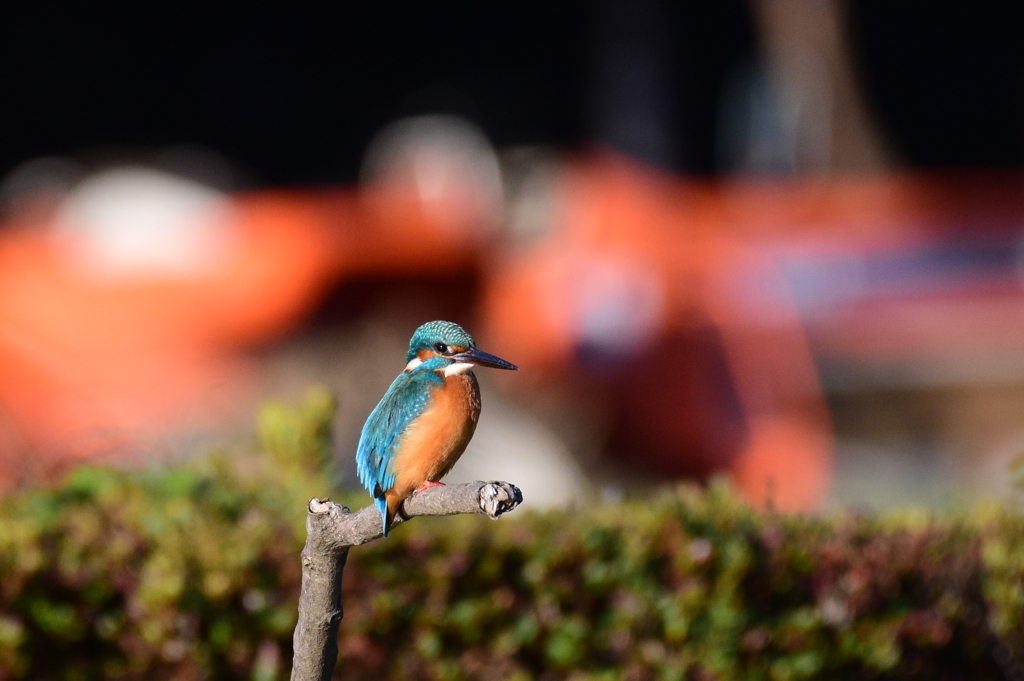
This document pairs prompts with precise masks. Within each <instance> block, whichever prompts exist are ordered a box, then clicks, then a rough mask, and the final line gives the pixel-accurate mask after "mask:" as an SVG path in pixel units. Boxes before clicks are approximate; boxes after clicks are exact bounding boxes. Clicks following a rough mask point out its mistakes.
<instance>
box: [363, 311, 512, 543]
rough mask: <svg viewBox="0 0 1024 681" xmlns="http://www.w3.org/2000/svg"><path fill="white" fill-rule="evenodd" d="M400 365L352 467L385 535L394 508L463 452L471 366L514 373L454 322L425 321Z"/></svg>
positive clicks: (468, 434)
mask: <svg viewBox="0 0 1024 681" xmlns="http://www.w3.org/2000/svg"><path fill="white" fill-rule="evenodd" d="M405 361H406V365H405V370H404V371H402V373H400V374H399V375H398V378H396V379H395V380H394V382H393V383H392V384H391V387H390V388H388V390H387V392H386V393H384V397H382V398H381V400H380V402H379V403H378V404H377V406H376V407H375V408H374V410H373V411H372V412H371V413H370V416H369V418H367V419H366V424H365V425H364V426H363V432H362V435H360V437H359V447H358V449H357V450H356V469H357V470H358V471H359V480H360V481H361V482H362V483H363V486H364V487H366V489H367V491H369V492H370V494H371V495H372V496H373V503H374V505H375V506H376V507H377V510H378V511H380V514H381V519H382V521H383V523H384V536H385V537H386V536H388V530H389V529H391V523H392V522H393V521H394V519H395V514H396V513H397V512H398V507H399V506H400V505H401V504H402V502H403V501H405V499H406V498H407V497H408V496H409V495H410V494H414V493H416V492H420V491H422V490H424V489H427V488H429V487H435V486H438V485H443V484H444V483H442V482H440V480H441V478H443V477H444V476H445V475H446V474H447V473H448V471H450V470H451V469H452V466H454V465H455V462H456V461H458V460H459V457H460V456H462V453H463V452H464V451H466V445H468V444H469V441H470V439H471V438H472V437H473V432H474V431H475V430H476V422H477V419H478V418H479V417H480V385H479V383H477V380H476V376H474V375H473V367H476V366H485V367H494V368H495V369H507V370H511V371H518V370H519V367H517V366H516V365H514V364H512V363H510V362H506V361H505V360H503V359H501V358H499V357H495V356H494V355H492V354H489V353H486V352H484V351H482V350H478V349H477V347H476V342H475V341H474V340H473V337H472V336H470V335H469V334H468V333H466V330H465V329H463V328H462V327H461V326H459V325H458V324H454V323H452V322H443V321H435V322H428V323H426V324H424V325H423V326H421V327H419V328H418V329H416V332H415V333H413V335H412V339H411V340H410V341H409V353H408V354H407V355H406V357H405Z"/></svg>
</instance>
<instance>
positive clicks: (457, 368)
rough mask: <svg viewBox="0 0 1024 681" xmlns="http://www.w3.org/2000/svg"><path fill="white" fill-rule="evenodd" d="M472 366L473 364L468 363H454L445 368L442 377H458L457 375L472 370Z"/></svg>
mask: <svg viewBox="0 0 1024 681" xmlns="http://www.w3.org/2000/svg"><path fill="white" fill-rule="evenodd" d="M473 366H474V365H473V364H470V363H468V362H456V363H455V364H449V365H448V366H447V367H445V370H444V375H445V376H458V375H459V374H464V373H466V372H467V371H469V370H470V369H472V368H473Z"/></svg>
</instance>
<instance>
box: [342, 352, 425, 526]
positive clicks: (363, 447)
mask: <svg viewBox="0 0 1024 681" xmlns="http://www.w3.org/2000/svg"><path fill="white" fill-rule="evenodd" d="M441 382H443V379H441V378H440V377H438V376H437V375H436V374H434V372H433V371H423V372H419V371H418V372H406V373H402V374H399V375H398V378H396V379H395V381H394V383H392V384H391V387H390V388H388V391H387V392H386V393H384V397H382V398H381V400H380V403H379V404H378V405H377V407H376V408H375V409H374V410H373V412H372V413H371V414H370V417H369V418H368V419H366V424H365V425H364V426H363V433H362V435H361V436H360V437H359V447H358V449H357V450H356V470H357V471H358V472H359V480H360V482H362V483H363V486H364V487H366V489H367V491H369V492H370V495H371V496H373V498H374V499H375V500H380V501H378V504H377V505H378V507H380V506H381V503H380V502H381V501H382V500H383V497H384V492H386V491H387V490H389V489H391V487H392V486H393V485H394V484H395V476H396V472H395V471H394V470H393V469H392V464H393V463H394V456H395V450H396V449H397V447H398V445H399V443H400V442H401V437H402V434H403V433H404V432H405V430H406V429H407V428H408V427H409V425H410V424H412V422H413V421H415V420H416V418H417V417H418V416H419V415H420V414H422V413H423V412H424V411H425V410H426V408H427V405H428V403H429V401H430V393H431V390H432V388H433V387H434V384H435V383H441Z"/></svg>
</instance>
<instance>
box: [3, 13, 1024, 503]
mask: <svg viewBox="0 0 1024 681" xmlns="http://www.w3.org/2000/svg"><path fill="white" fill-rule="evenodd" d="M1022 20H1024V9H1022V8H1020V7H1015V6H1013V5H1012V4H1011V3H995V2H993V3H988V2H977V3H890V2H885V1H884V0H863V1H859V2H854V1H850V2H841V1H839V0H816V1H814V2H810V1H807V2H800V1H798V0H775V1H771V2H769V1H768V0H751V2H739V1H734V0H721V1H719V2H698V1H696V0H687V1H685V2H667V1H664V2H658V1H657V0H631V1H628V2H627V1H625V0H599V1H598V2H592V3H583V2H566V3H550V2H532V1H530V0H521V1H520V2H515V3H496V4H495V3H469V2H448V3H442V4H437V3H412V2H398V3H387V4H376V5H366V6H362V7H360V6H344V7H341V6H338V7H336V8H334V9H332V10H324V9H322V8H318V9H313V8H303V7H289V8H287V9H285V8H265V9H263V8H258V7H246V8H244V9H239V8H234V9H230V10H228V9H218V8H210V7H204V8H202V9H195V8H188V7H184V6H180V5H175V6H173V7H159V8H158V7H146V8H133V9H123V8H122V9H116V10H115V9H112V8H111V9H106V8H99V7H91V6H85V5H81V6H74V7H62V8H60V9H57V8H55V7H53V6H49V5H42V4H22V5H20V6H17V7H9V8H7V9H6V10H5V15H4V19H3V21H0V63H2V67H0V92H2V93H3V106H2V111H3V115H2V116H0V119H2V120H3V130H4V133H5V134H4V141H3V143H2V144H0V177H2V178H3V179H2V180H0V211H2V217H0V486H2V487H5V488H9V487H11V486H14V485H18V484H20V483H24V482H33V481H39V480H46V479H53V478H56V477H59V476H60V475H62V474H63V472H65V471H67V470H68V469H69V468H71V467H72V466H73V465H75V464H77V463H79V462H82V461H99V462H104V463H107V462H113V463H118V464H121V465H129V466H133V465H138V464H139V463H143V462H148V461H179V460H183V459H187V458H189V457H191V456H193V455H194V454H195V453H197V452H202V451H208V450H209V449H210V448H211V447H218V446H226V445H227V443H232V442H237V441H239V440H240V439H244V438H246V437H248V434H249V433H251V432H252V428H253V426H252V418H253V414H254V412H255V408H256V405H257V404H259V403H260V402H261V401H263V400H265V399H267V398H271V397H273V398H281V399H286V400H287V399H297V397H298V396H300V395H302V394H304V393H305V391H306V390H307V388H308V387H309V386H310V385H313V384H323V385H326V386H328V387H329V388H331V389H332V390H333V391H335V393H336V394H337V396H338V399H339V404H340V409H339V415H338V417H337V422H336V424H335V427H336V431H337V437H336V439H335V442H336V449H337V451H336V452H335V455H336V457H337V460H338V462H339V463H340V464H341V466H342V468H343V469H344V470H347V471H348V477H347V480H348V481H350V482H354V480H355V478H354V475H353V474H352V471H353V468H354V467H353V465H352V458H353V454H354V448H355V443H356V441H357V439H358V433H359V429H360V427H361V426H362V423H363V421H364V419H365V418H366V416H367V414H368V413H369V411H370V410H371V409H372V407H373V406H374V404H375V403H376V401H377V400H378V399H379V397H380V395H381V394H383V392H384V390H385V389H386V388H387V386H388V384H389V383H390V381H391V380H392V378H393V377H394V376H395V375H396V374H397V373H398V372H399V371H400V370H401V369H402V367H403V365H404V361H403V360H404V353H405V347H406V344H407V342H408V338H409V336H410V335H411V333H412V330H413V329H414V328H415V327H416V326H418V325H419V324H421V323H423V322H426V321H429V320H432V319H437V318H441V319H450V320H453V321H456V322H459V323H461V324H463V325H464V326H465V327H466V328H467V329H469V330H470V332H471V333H473V334H474V335H475V336H476V338H477V341H478V343H479V345H480V346H481V347H482V348H484V349H486V350H488V351H490V352H493V353H495V354H498V355H499V356H502V357H505V358H507V359H509V360H510V361H513V362H515V363H517V364H519V365H520V366H521V367H522V371H521V372H519V373H518V374H510V375H500V376H495V375H489V374H486V372H478V373H483V374H486V375H483V376H481V381H482V383H483V384H484V385H483V390H484V401H485V406H484V413H483V417H482V420H481V423H480V427H479V430H478V434H477V436H476V438H475V439H474V441H473V444H472V445H471V448H470V451H469V452H468V453H467V455H466V456H465V457H464V458H463V461H462V462H461V463H460V466H459V467H458V468H457V469H456V470H455V471H454V472H453V474H452V479H456V480H457V479H477V478H485V479H494V478H503V479H508V480H512V481H514V482H516V483H517V484H519V485H520V486H521V487H522V488H523V490H524V492H525V495H526V497H527V499H528V500H529V503H531V504H536V505H537V506H545V505H556V504H562V503H568V502H574V501H575V502H584V501H586V500H587V499H591V498H598V499H605V500H614V499H618V498H621V497H623V496H629V495H639V494H644V493H646V491H647V490H648V489H649V488H650V487H651V486H656V485H660V484H664V483H666V482H670V481H676V480H681V479H698V480H704V479H707V478H708V477H710V476H713V475H717V474H723V475H726V476H728V477H730V478H731V479H732V480H733V481H734V483H735V484H736V486H737V488H738V489H739V490H740V492H741V493H742V495H743V496H744V497H745V498H746V499H747V500H749V501H751V502H753V503H755V504H758V505H766V504H767V505H771V506H773V507H775V508H779V509H783V510H817V509H822V508H826V507H829V506H830V505H843V506H850V505H852V506H856V507H862V506H864V507H887V506H892V505H903V504H925V505H931V506H944V505H949V504H951V503H957V502H960V501H966V500H971V499H975V498H978V497H981V496H987V495H996V496H998V495H1000V494H1003V493H1004V491H1005V490H1006V489H1007V486H1008V483H1007V478H1008V475H1007V465H1008V463H1009V462H1010V461H1011V460H1012V459H1014V458H1015V457H1016V456H1018V455H1019V454H1021V453H1022V452H1024V418H1022V416H1024V192H1022V191H1021V190H1022V189H1024V173H1022V172H1021V166H1022V165H1024V54H1022V53H1024V41H1021V40H1020V35H1021V32H1022V29H1024V21H1022Z"/></svg>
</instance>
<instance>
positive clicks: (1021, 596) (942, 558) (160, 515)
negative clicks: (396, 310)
mask: <svg viewBox="0 0 1024 681" xmlns="http://www.w3.org/2000/svg"><path fill="white" fill-rule="evenodd" d="M332 409H333V404H332V403H331V400H330V399H329V397H327V396H326V395H324V394H316V395H313V396H311V397H310V398H309V399H308V400H307V401H306V403H305V404H304V405H302V407H300V408H299V409H294V410H292V409H288V408H286V407H284V406H281V405H271V406H269V407H267V408H265V409H264V410H263V413H262V415H261V419H260V432H261V443H262V446H261V448H260V450H261V451H260V453H259V454H253V455H243V454H237V453H236V454H233V455H229V454H227V453H220V454H215V455H212V456H210V457H207V458H205V459H203V460H201V461H198V462H196V463H193V464H191V465H187V466H179V467H168V468H162V469H150V470H143V471H136V472H125V471H118V470H111V469H101V468H82V469H80V470H78V471H76V472H75V473H74V474H73V475H72V476H71V477H69V478H68V480H67V481H66V482H64V483H63V484H62V485H61V486H59V487H57V488H55V489H37V490H31V491H25V492H20V493H17V494H11V495H8V496H7V497H5V498H3V499H2V500H0V576H2V580H0V613H2V614H0V679H20V678H31V679H47V678H53V679H99V678H103V679H107V678H110V679H117V678H123V679H193V678H214V679H222V678H223V679H227V678H247V679H277V678H286V677H287V670H288V669H289V667H290V658H291V633H292V628H293V626H294V623H295V616H296V613H295V608H296V603H297V599H298V589H299V579H300V570H299V552H300V550H301V548H302V544H303V541H304V534H305V531H304V528H303V521H304V516H305V508H304V506H305V502H306V501H307V500H308V499H309V498H310V497H311V496H319V495H322V494H323V490H324V489H327V487H328V486H329V484H328V483H329V481H328V480H327V479H326V477H325V475H324V474H323V473H322V468H323V466H322V463H323V461H324V460H325V457H326V453H327V452H328V451H329V449H330V442H329V429H328V424H329V423H330V416H331V413H332ZM525 494H526V498H527V504H528V503H529V490H525ZM355 499H356V500H357V501H358V502H359V503H363V502H364V501H366V499H365V495H364V494H362V493H360V494H359V495H358V496H356V497H355ZM1022 530H1024V515H1022V514H1021V513H1020V511H1019V510H1018V509H1017V508H1016V507H1013V506H994V505H993V506H986V507H979V508H977V509H975V510H974V511H972V512H971V513H969V514H964V515H960V516H956V517H948V518H940V517H935V516H930V515H927V514H924V513H922V512H908V513H904V514H902V515H890V516H885V517H867V516H858V515H850V514H845V515H844V514H837V515H834V516H826V517H803V516H782V515H776V514H772V513H757V512H755V511H753V510H751V509H750V508H748V507H745V506H743V505H742V504H740V503H739V502H738V501H737V500H736V499H735V497H734V496H733V495H732V494H731V493H730V492H729V491H728V489H727V488H725V487H724V486H722V485H712V486H711V487H710V488H709V489H707V490H698V489H696V488H692V487H683V488H680V489H678V490H675V491H673V492H671V493H665V494H663V495H662V496H659V497H657V498H654V499H651V500H646V501H643V502H631V503H626V504H620V505H614V506H598V507H594V508H589V509H584V510H566V511H562V512H550V513H544V514H540V513H529V512H524V511H522V510H521V511H517V512H516V514H514V515H512V516H508V517H506V518H503V519H502V520H501V521H499V522H497V523H494V522H492V521H490V520H487V519H486V518H482V517H454V518H417V519H416V520H415V521H414V522H411V523H409V524H408V525H402V526H401V527H400V528H398V529H397V530H396V532H395V533H394V535H392V536H391V537H389V538H388V539H386V540H383V541H378V542H374V543H372V544H370V545H367V546H364V547H358V548H355V549H353V550H352V552H351V554H350V557H349V564H348V567H347V569H346V573H345V585H344V598H345V619H344V620H343V623H342V633H341V654H340V659H339V664H338V668H337V674H336V676H337V677H338V678H344V679H359V680H361V679H386V678H390V679H438V680H443V679H452V680H456V679H476V678H479V679H516V680H518V679H522V680H526V679H535V678H540V679H551V680H554V679H572V680H573V681H582V680H583V679H636V680H640V679H684V678H695V679H712V678H717V679H772V680H784V679H812V678H834V679H861V678H864V679H869V678H870V679H896V678H899V679H905V678H919V679H933V678H948V679H955V678H963V679H986V678H993V679H995V678H1004V677H1006V676H1012V675H1013V674H1014V673H1019V668H1017V667H1015V665H1016V660H1018V659H1021V657H1020V656H1021V652H1022V651H1024V647H1022V636H1021V633H1022V626H1024V590H1022V577H1024V532H1022Z"/></svg>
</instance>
